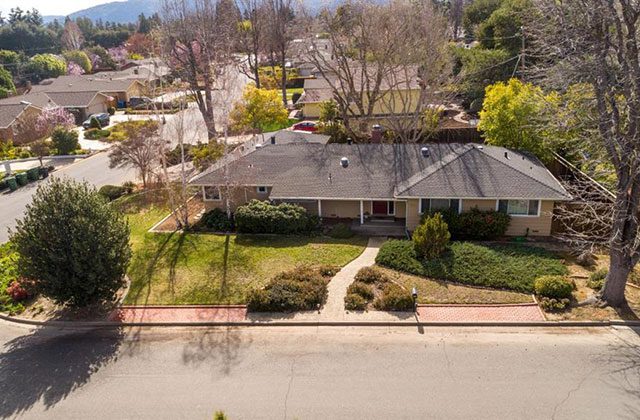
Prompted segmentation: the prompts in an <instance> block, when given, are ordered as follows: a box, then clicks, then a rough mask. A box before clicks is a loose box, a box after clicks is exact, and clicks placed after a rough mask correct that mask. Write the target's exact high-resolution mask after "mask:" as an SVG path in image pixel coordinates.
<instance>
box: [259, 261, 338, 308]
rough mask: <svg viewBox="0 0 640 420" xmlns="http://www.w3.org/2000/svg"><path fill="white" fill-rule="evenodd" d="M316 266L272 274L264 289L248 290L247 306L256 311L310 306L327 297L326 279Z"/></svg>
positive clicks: (321, 302) (320, 303)
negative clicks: (272, 276) (273, 275)
mask: <svg viewBox="0 0 640 420" xmlns="http://www.w3.org/2000/svg"><path fill="white" fill-rule="evenodd" d="M329 279H330V277H324V276H322V274H320V270H319V269H317V268H316V269H314V268H309V267H298V268H296V269H295V270H292V271H287V272H284V273H280V274H278V275H277V276H275V277H274V278H273V279H271V281H270V282H269V284H267V285H266V286H265V288H264V289H254V290H252V291H251V292H250V293H249V299H248V304H247V306H248V308H249V310H250V311H257V312H292V311H304V310H313V309H317V308H318V307H320V306H322V305H324V303H325V302H326V301H327V283H328V282H329Z"/></svg>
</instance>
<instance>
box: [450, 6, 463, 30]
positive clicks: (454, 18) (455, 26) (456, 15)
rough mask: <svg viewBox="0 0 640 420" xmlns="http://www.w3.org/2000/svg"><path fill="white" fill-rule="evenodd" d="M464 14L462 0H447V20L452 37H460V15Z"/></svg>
mask: <svg viewBox="0 0 640 420" xmlns="http://www.w3.org/2000/svg"><path fill="white" fill-rule="evenodd" d="M463 16H464V0H451V1H450V2H449V21H450V22H451V27H452V30H453V39H458V38H459V37H460V29H461V28H462V17H463Z"/></svg>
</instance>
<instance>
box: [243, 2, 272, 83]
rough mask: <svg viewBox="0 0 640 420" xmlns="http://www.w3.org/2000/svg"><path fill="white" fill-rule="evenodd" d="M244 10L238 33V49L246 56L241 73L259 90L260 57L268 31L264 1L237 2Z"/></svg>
mask: <svg viewBox="0 0 640 420" xmlns="http://www.w3.org/2000/svg"><path fill="white" fill-rule="evenodd" d="M238 2H239V4H240V6H241V8H242V9H243V10H244V20H243V21H242V23H241V24H240V28H239V31H238V47H239V49H240V51H241V52H242V53H243V54H245V55H246V67H245V66H241V67H240V69H241V71H242V72H243V73H244V74H246V75H247V76H248V77H249V78H250V79H251V80H253V82H254V83H255V84H256V87H257V88H260V72H259V70H260V57H261V55H262V53H263V52H264V48H265V43H266V40H265V37H266V35H267V30H268V25H267V23H268V21H267V13H266V12H267V11H266V10H265V2H264V0H238Z"/></svg>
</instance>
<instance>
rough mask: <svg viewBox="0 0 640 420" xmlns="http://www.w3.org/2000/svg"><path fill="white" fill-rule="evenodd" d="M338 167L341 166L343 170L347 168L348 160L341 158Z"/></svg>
mask: <svg viewBox="0 0 640 420" xmlns="http://www.w3.org/2000/svg"><path fill="white" fill-rule="evenodd" d="M340 165H342V167H343V168H346V167H347V166H349V159H347V158H346V157H343V158H342V159H340Z"/></svg>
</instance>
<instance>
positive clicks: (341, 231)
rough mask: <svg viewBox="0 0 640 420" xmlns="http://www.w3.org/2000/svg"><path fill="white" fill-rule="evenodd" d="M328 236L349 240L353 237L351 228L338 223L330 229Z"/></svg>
mask: <svg viewBox="0 0 640 420" xmlns="http://www.w3.org/2000/svg"><path fill="white" fill-rule="evenodd" d="M328 235H329V236H330V237H332V238H335V239H347V238H351V237H353V235H354V233H353V231H352V230H351V228H350V227H349V226H347V225H345V224H344V223H337V224H335V225H333V226H331V228H330V229H329V233H328Z"/></svg>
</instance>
